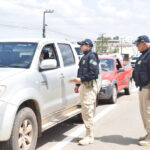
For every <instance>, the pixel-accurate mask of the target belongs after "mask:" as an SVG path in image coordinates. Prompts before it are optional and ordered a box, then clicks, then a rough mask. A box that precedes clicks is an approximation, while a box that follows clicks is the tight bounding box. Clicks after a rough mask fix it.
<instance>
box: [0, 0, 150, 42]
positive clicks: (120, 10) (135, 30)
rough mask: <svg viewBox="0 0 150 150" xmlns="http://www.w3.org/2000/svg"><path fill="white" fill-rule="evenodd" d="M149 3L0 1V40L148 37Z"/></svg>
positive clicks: (128, 0) (138, 0)
mask: <svg viewBox="0 0 150 150" xmlns="http://www.w3.org/2000/svg"><path fill="white" fill-rule="evenodd" d="M149 7H150V0H0V39H8V38H9V39H10V38H41V37H42V19H43V11H44V10H48V9H51V10H54V13H51V14H46V24H47V25H48V26H47V28H46V37H47V38H53V39H66V40H70V41H78V40H82V39H85V38H90V39H92V40H95V39H97V37H98V36H99V35H101V34H102V33H104V35H105V36H111V37H114V36H127V37H131V38H132V39H133V40H134V39H136V37H137V36H139V35H150V8H149Z"/></svg>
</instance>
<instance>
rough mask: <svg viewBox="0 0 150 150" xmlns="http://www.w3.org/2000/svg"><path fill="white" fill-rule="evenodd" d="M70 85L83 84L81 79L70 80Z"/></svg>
mask: <svg viewBox="0 0 150 150" xmlns="http://www.w3.org/2000/svg"><path fill="white" fill-rule="evenodd" d="M69 82H70V83H75V84H80V83H81V79H80V78H71V79H70V80H69Z"/></svg>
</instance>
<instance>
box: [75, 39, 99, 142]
mask: <svg viewBox="0 0 150 150" xmlns="http://www.w3.org/2000/svg"><path fill="white" fill-rule="evenodd" d="M78 44H79V45H80V46H81V51H82V52H83V54H84V56H83V57H82V58H81V60H80V63H79V69H78V75H77V77H78V78H75V79H74V83H76V86H75V89H74V90H75V92H76V93H78V91H79V87H80V101H81V107H82V118H83V121H84V124H85V128H86V135H85V136H84V137H80V138H78V140H79V144H80V145H87V144H92V143H93V142H94V134H93V118H94V114H95V104H96V97H97V91H98V88H97V84H96V79H97V78H98V75H99V59H98V56H97V54H96V53H94V52H92V50H91V49H92V47H93V43H92V41H91V40H90V39H86V40H84V41H81V42H78Z"/></svg>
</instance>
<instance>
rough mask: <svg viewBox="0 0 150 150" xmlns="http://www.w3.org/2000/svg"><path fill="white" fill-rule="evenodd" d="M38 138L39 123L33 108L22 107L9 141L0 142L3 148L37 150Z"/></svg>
mask: <svg viewBox="0 0 150 150" xmlns="http://www.w3.org/2000/svg"><path fill="white" fill-rule="evenodd" d="M37 138H38V125H37V120H36V116H35V114H34V112H33V111H32V109H30V108H28V107H25V108H23V109H21V110H20V111H19V112H18V113H17V115H16V119H15V122H14V126H13V130H12V135H11V138H10V140H9V141H7V142H2V143H0V149H1V150H35V148H36V143H37Z"/></svg>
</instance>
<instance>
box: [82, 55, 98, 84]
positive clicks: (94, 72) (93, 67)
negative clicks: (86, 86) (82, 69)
mask: <svg viewBox="0 0 150 150" xmlns="http://www.w3.org/2000/svg"><path fill="white" fill-rule="evenodd" d="M88 63H89V72H88V73H87V74H85V75H84V76H82V77H81V81H82V82H84V81H91V80H93V79H97V78H98V74H99V63H98V60H97V58H96V56H95V54H91V55H90V58H89V62H88Z"/></svg>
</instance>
